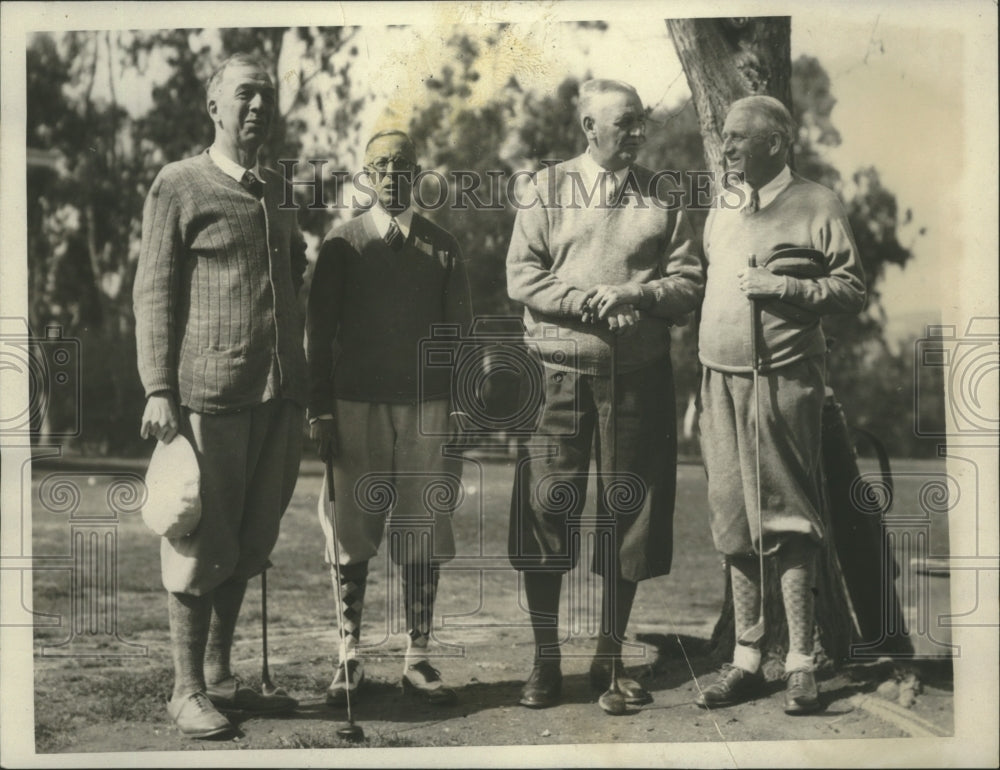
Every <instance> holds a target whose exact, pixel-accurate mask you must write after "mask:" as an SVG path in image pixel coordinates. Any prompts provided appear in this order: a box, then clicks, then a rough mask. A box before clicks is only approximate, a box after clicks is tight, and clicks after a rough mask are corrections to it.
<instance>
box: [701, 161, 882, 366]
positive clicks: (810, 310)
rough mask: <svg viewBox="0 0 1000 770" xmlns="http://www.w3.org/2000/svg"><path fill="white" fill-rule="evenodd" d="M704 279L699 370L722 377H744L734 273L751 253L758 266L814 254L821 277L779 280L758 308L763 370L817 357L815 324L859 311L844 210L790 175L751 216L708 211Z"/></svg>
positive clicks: (861, 290) (744, 346)
mask: <svg viewBox="0 0 1000 770" xmlns="http://www.w3.org/2000/svg"><path fill="white" fill-rule="evenodd" d="M704 242H705V257H706V259H707V262H708V273H707V279H706V286H705V302H704V304H703V305H702V310H701V326H700V327H699V330H698V355H699V358H700V359H701V362H702V364H704V365H705V366H708V367H711V368H712V369H716V370H719V371H723V372H750V371H752V370H753V367H752V363H751V356H750V300H749V299H747V297H746V295H745V294H744V293H743V292H742V291H740V289H739V286H738V285H737V278H736V274H737V273H738V272H740V271H741V270H744V269H746V267H747V263H748V257H749V255H750V254H754V255H755V256H756V257H757V262H758V264H761V263H763V261H764V260H765V259H766V258H767V257H768V255H770V254H771V253H772V252H774V251H776V250H778V249H784V248H790V247H804V248H810V249H816V250H818V251H820V252H821V253H822V254H823V255H824V256H825V258H826V265H827V274H826V276H825V277H822V278H816V279H802V278H792V277H790V276H784V278H785V290H784V293H783V294H782V296H781V297H780V298H776V299H770V300H760V301H758V303H757V304H758V306H759V308H760V313H759V317H760V320H759V324H760V326H759V328H760V330H761V332H762V340H761V342H760V343H759V348H758V355H759V356H760V360H761V370H762V371H767V370H770V369H777V368H779V367H782V366H785V365H787V364H790V363H792V362H794V361H798V360H799V359H801V358H804V357H806V356H815V355H823V354H824V353H825V351H826V342H825V339H824V337H823V329H822V327H821V326H820V317H821V316H823V315H826V314H829V313H856V312H858V311H859V310H861V308H862V307H863V306H864V302H865V279H864V273H863V272H862V268H861V261H860V258H859V256H858V248H857V246H856V245H855V243H854V235H853V234H852V232H851V226H850V224H849V223H848V221H847V215H846V213H845V212H844V207H843V206H842V205H841V203H840V200H839V199H838V198H837V196H836V195H835V194H834V193H833V192H832V191H831V190H829V189H827V188H826V187H823V186H822V185H819V184H816V183H815V182H810V181H808V180H806V179H803V178H802V177H800V176H798V175H797V174H794V173H793V174H792V181H791V184H789V185H788V186H787V187H786V188H785V189H784V190H782V191H781V192H780V193H778V195H777V197H775V199H774V200H773V201H772V202H771V203H770V204H768V205H767V206H765V207H763V208H761V209H760V210H759V211H757V212H755V213H753V214H745V213H742V212H740V211H735V210H732V209H713V210H712V211H711V213H710V214H709V217H708V221H707V222H706V224H705V236H704Z"/></svg>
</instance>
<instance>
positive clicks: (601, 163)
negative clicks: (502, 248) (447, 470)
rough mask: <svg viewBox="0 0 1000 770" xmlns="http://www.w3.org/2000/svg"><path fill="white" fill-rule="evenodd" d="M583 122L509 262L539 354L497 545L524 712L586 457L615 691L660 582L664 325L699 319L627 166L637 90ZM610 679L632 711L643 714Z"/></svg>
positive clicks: (667, 198) (680, 244)
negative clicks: (636, 623)
mask: <svg viewBox="0 0 1000 770" xmlns="http://www.w3.org/2000/svg"><path fill="white" fill-rule="evenodd" d="M579 117H580V125H581V128H582V129H583V132H584V134H585V135H586V137H587V145H588V147H587V151H586V152H585V153H584V154H583V155H580V156H579V157H576V158H573V159H572V160H568V161H565V162H563V163H560V164H558V165H555V166H551V167H549V168H546V169H545V170H543V171H541V172H539V174H538V176H537V179H536V181H535V184H534V188H533V191H532V197H531V198H530V200H529V201H527V202H526V203H525V205H524V206H522V208H521V210H519V211H518V213H517V218H516V220H515V223H514V232H513V235H512V236H511V242H510V247H509V249H508V252H507V291H508V293H509V295H510V296H511V298H512V299H514V300H517V301H518V302H521V303H523V304H524V306H525V311H524V317H525V324H526V327H527V335H526V342H527V344H528V346H529V348H537V349H538V351H539V353H540V355H541V359H542V363H543V365H544V366H543V372H544V378H545V382H544V384H543V385H542V386H541V388H540V390H542V391H543V393H544V403H543V404H542V407H541V414H540V420H539V424H538V427H537V430H536V432H535V433H534V435H533V436H532V437H531V438H530V440H529V441H528V442H527V444H526V445H525V446H523V447H522V451H523V452H524V457H523V458H522V462H520V463H519V464H518V468H519V473H518V477H517V478H516V479H515V488H514V493H513V497H512V502H511V516H510V540H509V545H508V550H509V555H510V560H511V564H512V565H513V566H514V567H515V569H518V570H520V571H521V572H522V574H523V578H524V588H525V596H526V599H527V605H528V611H529V613H530V615H531V623H532V629H533V632H534V640H535V653H534V665H533V669H532V672H531V675H530V677H529V679H528V682H527V684H526V685H525V687H524V690H523V692H522V695H521V700H520V703H521V704H522V705H524V706H527V707H529V708H545V707H548V706H551V705H554V704H556V703H558V700H559V695H560V689H561V683H562V673H561V667H560V651H559V638H558V614H559V599H560V593H561V590H562V576H563V574H564V573H565V572H567V571H569V570H570V569H572V568H573V566H574V565H575V564H576V562H577V561H578V559H579V545H580V542H581V539H580V538H578V537H576V536H575V535H574V534H573V530H574V528H575V527H577V526H578V523H579V518H580V515H581V513H582V510H583V506H584V501H585V495H586V488H587V476H588V473H589V468H590V461H591V448H592V447H594V448H595V458H596V461H597V468H598V476H597V494H598V501H597V506H598V524H599V527H601V528H602V529H603V530H604V531H605V532H613V536H611V537H610V541H611V542H602V543H601V544H600V545H599V546H598V548H597V549H596V550H595V553H594V560H593V563H592V569H593V571H594V572H596V573H597V574H600V575H601V576H602V578H603V590H602V600H601V617H602V624H601V633H600V635H599V638H598V643H597V651H596V654H595V657H594V659H593V662H592V664H591V668H590V677H591V683H592V685H593V687H594V688H595V689H596V690H598V691H602V690H605V689H607V688H608V687H609V685H610V684H611V671H612V664H611V662H612V659H613V658H616V659H617V662H618V663H620V662H621V644H622V640H623V639H624V636H625V629H626V626H627V624H628V619H629V615H630V613H631V609H632V603H633V599H634V597H635V592H636V587H637V584H638V581H640V580H645V579H647V578H651V577H656V576H658V575H663V574H666V573H667V572H669V570H670V563H671V556H672V531H673V507H674V491H675V482H676V455H677V436H676V421H675V414H674V390H673V374H672V370H671V363H670V326H671V319H677V318H679V317H680V316H682V315H684V314H685V313H687V312H689V311H691V310H693V309H694V308H695V307H696V306H697V305H698V303H699V301H700V300H701V295H702V285H703V278H702V269H701V261H700V253H699V247H698V243H697V241H696V239H695V236H694V234H693V232H692V229H691V225H690V224H689V220H688V216H687V214H686V212H685V211H684V210H683V208H681V207H680V206H678V205H677V200H676V198H677V191H676V190H674V189H672V186H671V184H670V183H669V181H668V180H667V179H665V178H664V177H662V176H660V177H657V176H656V175H654V174H653V173H652V172H651V171H650V170H649V169H646V168H643V167H642V166H639V165H636V163H635V160H636V155H637V153H638V151H639V148H640V147H641V145H642V143H643V141H644V139H645V118H646V115H645V111H644V109H643V106H642V102H641V100H640V99H639V96H638V94H637V93H636V92H635V89H634V88H632V86H630V85H628V84H626V83H622V82H619V81H612V80H591V81H587V82H586V83H584V84H583V85H582V86H581V87H580V100H579ZM615 335H620V336H619V337H618V339H617V342H616V347H617V350H616V355H615V356H614V358H613V356H612V351H613V350H614V348H615V345H613V344H612V340H613V338H614V336H615ZM613 367H614V368H615V371H614V372H613V371H612V368H613ZM613 376H614V377H616V378H617V380H616V382H615V389H616V391H617V392H616V394H615V395H616V402H617V403H615V404H612V403H611V401H610V397H611V391H612V384H611V379H612V377H613ZM612 410H617V434H618V435H617V436H615V435H613V434H612V432H611V430H610V425H611V422H612V420H611V412H612ZM612 469H616V470H617V474H618V475H617V476H615V477H612V475H611V472H612ZM619 493H621V494H619ZM606 498H607V499H606ZM615 668H616V671H617V674H618V684H619V687H620V688H621V690H622V691H623V692H624V694H625V697H626V701H627V702H628V703H630V704H642V703H648V702H649V701H651V700H652V699H651V697H650V695H649V693H648V692H647V691H646V690H645V689H644V688H643V687H642V686H641V685H640V684H639V683H638V682H637V681H635V680H634V679H632V678H630V677H628V676H627V675H626V674H625V672H624V670H623V669H622V667H621V665H617V666H616V667H615Z"/></svg>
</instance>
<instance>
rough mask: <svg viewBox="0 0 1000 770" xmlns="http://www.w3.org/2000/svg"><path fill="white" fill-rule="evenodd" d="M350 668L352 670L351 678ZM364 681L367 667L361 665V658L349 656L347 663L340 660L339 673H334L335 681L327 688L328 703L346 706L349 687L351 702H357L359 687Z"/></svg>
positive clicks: (329, 704) (335, 705) (328, 704)
mask: <svg viewBox="0 0 1000 770" xmlns="http://www.w3.org/2000/svg"><path fill="white" fill-rule="evenodd" d="M348 670H349V671H350V679H349V680H348ZM363 681H365V669H364V666H362V665H361V661H360V660H358V659H357V658H348V660H347V662H346V663H345V662H344V661H340V663H339V664H338V665H337V673H335V674H334V675H333V681H332V682H330V686H329V687H327V688H326V705H327V706H334V707H337V706H346V705H347V689H348V687H350V689H351V703H357V700H356V699H357V692H358V688H360V687H361V683H362V682H363ZM348 682H349V684H348Z"/></svg>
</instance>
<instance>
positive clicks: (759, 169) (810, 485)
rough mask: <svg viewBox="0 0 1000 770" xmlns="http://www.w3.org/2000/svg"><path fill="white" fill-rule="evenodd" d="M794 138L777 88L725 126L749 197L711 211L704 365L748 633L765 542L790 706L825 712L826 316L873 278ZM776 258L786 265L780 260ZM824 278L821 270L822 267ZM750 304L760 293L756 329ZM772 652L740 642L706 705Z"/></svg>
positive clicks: (720, 488)
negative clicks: (795, 156)
mask: <svg viewBox="0 0 1000 770" xmlns="http://www.w3.org/2000/svg"><path fill="white" fill-rule="evenodd" d="M794 136H795V125H794V122H793V121H792V118H791V115H790V114H789V113H788V110H787V109H786V108H785V106H784V105H783V104H781V102H779V101H778V100H777V99H774V98H772V97H769V96H750V97H747V98H745V99H740V100H738V101H736V102H734V103H733V105H732V106H731V107H730V110H729V113H728V115H727V117H726V122H725V126H724V128H723V134H722V137H723V142H724V154H725V160H726V166H727V170H728V171H733V172H739V173H742V174H743V175H744V178H745V186H744V188H743V190H742V193H741V194H740V195H736V194H734V193H732V192H730V193H727V196H728V197H729V198H731V199H732V200H731V202H734V201H736V200H737V199H742V200H743V201H744V202H745V204H746V205H745V206H744V207H743V208H742V209H739V208H737V207H736V206H729V207H727V206H720V207H719V208H715V209H713V210H712V212H711V213H710V214H709V218H708V222H707V223H706V226H705V236H704V243H705V256H706V258H707V262H708V273H707V282H706V288H705V302H704V305H703V306H702V311H701V326H700V329H699V357H700V359H701V363H702V365H703V367H704V369H703V377H702V386H701V404H702V412H701V415H700V430H701V445H702V454H703V456H704V460H705V468H706V470H707V472H708V494H709V507H710V523H711V528H712V535H713V538H714V541H715V546H716V548H717V549H718V550H719V551H720V552H721V553H722V554H723V555H724V556H725V558H726V561H727V564H728V567H729V573H730V577H731V578H732V587H733V607H734V615H735V625H736V637H737V639H741V638H742V637H743V636H744V633H745V632H746V631H747V630H748V629H750V628H752V627H753V626H754V625H755V624H756V623H757V621H758V616H759V612H760V603H761V584H760V568H759V554H760V552H761V551H760V549H763V553H764V554H765V555H768V556H773V557H774V558H776V560H777V565H778V572H779V574H780V577H781V593H782V598H783V602H784V607H785V615H786V617H787V619H788V635H789V650H788V656H787V658H786V660H785V672H786V676H787V678H788V685H787V689H786V694H785V710H786V711H787V712H788V713H790V714H798V713H806V712H810V711H814V710H816V709H817V708H819V705H820V704H819V700H818V697H817V690H816V681H815V678H814V675H813V625H814V618H813V586H814V578H815V575H814V573H815V557H816V551H817V546H818V544H819V543H820V542H821V540H822V538H823V537H824V526H823V520H822V518H821V515H820V489H819V479H818V476H819V463H820V419H821V414H822V407H823V398H824V360H823V356H824V353H825V352H826V344H825V340H824V337H823V330H822V328H821V326H820V318H821V316H823V315H826V314H828V313H856V312H858V311H859V310H861V308H862V307H863V305H864V300H865V281H864V275H863V273H862V269H861V262H860V258H859V256H858V251H857V247H856V245H855V243H854V236H853V234H852V232H851V227H850V224H849V223H848V221H847V216H846V214H845V213H844V209H843V206H842V205H841V203H840V201H839V200H838V199H837V196H836V195H835V194H834V193H833V192H832V191H830V190H828V189H826V188H825V187H822V186H821V185H818V184H814V183H812V182H809V181H807V180H805V179H803V178H802V177H800V176H798V175H797V174H794V173H792V172H791V170H790V169H789V168H788V166H787V165H786V158H787V155H788V148H789V147H790V146H791V143H792V141H793V138H794ZM793 248H794V249H796V253H797V254H798V255H799V256H802V255H808V256H809V257H811V258H812V259H813V260H814V262H812V263H810V264H815V265H817V266H818V273H813V274H812V275H811V276H808V275H806V276H800V277H796V275H794V274H781V271H778V270H777V269H775V270H774V271H772V270H771V269H768V268H767V267H762V266H761V267H748V265H749V257H750V256H751V255H753V256H755V258H756V262H757V264H760V265H763V264H764V263H766V262H767V261H768V260H769V259H770V258H772V257H773V256H774V255H775V254H776V253H777V252H783V253H785V254H788V253H789V252H788V251H787V250H788V249H793ZM772 264H777V263H772ZM817 274H818V277H816V276H817ZM751 301H755V302H754V304H755V306H756V309H755V311H754V313H753V317H754V321H753V324H754V327H755V328H751ZM752 334H756V339H757V351H758V352H757V355H758V364H759V371H760V375H759V409H760V474H761V478H760V487H761V489H760V499H761V500H762V505H761V511H760V518H761V522H762V529H763V537H762V533H761V532H760V531H759V530H758V526H757V500H758V496H757V487H756V484H757V482H756V467H757V457H756V455H755V448H754V447H755V441H756V435H755V417H754V388H753V374H752V373H753V362H752V361H751V349H752V346H751V335H752ZM760 658H761V653H760V650H759V649H758V648H757V647H756V646H755V645H754V644H750V643H737V644H736V648H735V651H734V654H733V662H732V664H729V665H726V666H724V667H723V670H722V673H721V676H720V677H719V679H718V681H717V682H715V683H713V684H712V685H711V686H709V687H706V688H705V690H703V691H702V692H701V693H700V694H699V696H698V698H697V700H696V703H698V705H700V706H703V707H706V708H712V707H719V706H726V705H730V704H733V703H738V702H740V701H744V700H748V699H750V698H753V697H754V696H756V695H758V694H759V693H760V692H761V690H762V686H763V677H762V676H761V673H760V662H761V661H760Z"/></svg>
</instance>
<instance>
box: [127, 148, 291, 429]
mask: <svg viewBox="0 0 1000 770" xmlns="http://www.w3.org/2000/svg"><path fill="white" fill-rule="evenodd" d="M261 173H262V176H263V181H264V182H265V195H264V199H263V201H260V200H257V199H256V198H255V197H254V196H253V195H252V194H251V193H250V192H249V191H248V190H246V189H245V188H244V187H243V186H242V185H241V184H240V183H239V182H237V181H236V180H234V179H233V178H232V177H229V176H227V175H226V174H225V173H223V171H222V170H221V169H219V167H218V166H216V165H215V163H213V162H212V160H211V158H209V156H208V153H207V152H203V153H201V154H200V155H197V156H195V157H193V158H187V159H185V160H182V161H178V162H176V163H170V164H168V165H167V166H164V167H163V169H162V170H161V171H160V173H159V174H158V175H157V177H156V179H155V180H154V181H153V184H152V186H151V187H150V190H149V195H148V196H147V198H146V205H145V208H144V210H143V217H142V246H141V250H140V253H139V267H138V271H137V273H136V279H135V287H134V290H133V303H134V310H135V319H136V343H137V346H138V364H139V376H140V378H141V379H142V384H143V387H144V388H145V391H146V395H147V396H148V395H150V394H152V393H155V392H157V391H172V392H174V393H175V394H176V395H177V397H178V398H179V400H180V403H181V404H182V405H183V406H186V407H188V408H190V409H192V410H193V411H196V412H205V413H219V412H226V411H232V410H237V409H241V408H245V407H248V406H252V405H254V404H258V403H261V402H263V401H266V400H268V399H270V398H274V397H283V398H289V399H292V400H294V401H296V402H298V403H300V404H304V403H305V377H306V373H305V355H304V351H303V319H302V314H301V312H300V311H299V308H298V305H297V302H296V294H297V292H298V290H299V289H300V288H301V286H302V281H303V273H304V272H305V267H306V257H305V242H304V240H303V239H302V235H301V233H300V232H299V228H298V224H297V222H296V211H295V210H294V209H286V210H281V209H279V208H278V206H279V205H280V204H281V202H282V200H283V199H284V197H285V189H284V180H282V178H281V177H280V176H279V175H278V174H277V173H275V172H274V171H271V170H269V169H262V170H261Z"/></svg>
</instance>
